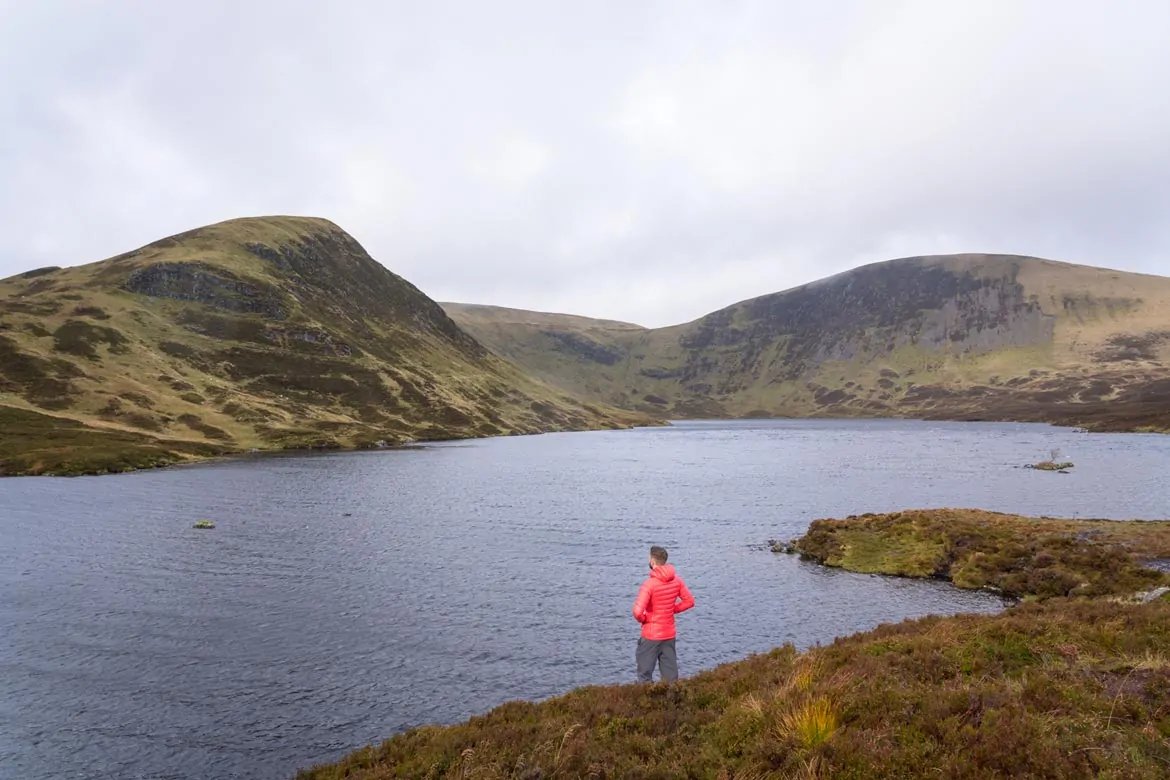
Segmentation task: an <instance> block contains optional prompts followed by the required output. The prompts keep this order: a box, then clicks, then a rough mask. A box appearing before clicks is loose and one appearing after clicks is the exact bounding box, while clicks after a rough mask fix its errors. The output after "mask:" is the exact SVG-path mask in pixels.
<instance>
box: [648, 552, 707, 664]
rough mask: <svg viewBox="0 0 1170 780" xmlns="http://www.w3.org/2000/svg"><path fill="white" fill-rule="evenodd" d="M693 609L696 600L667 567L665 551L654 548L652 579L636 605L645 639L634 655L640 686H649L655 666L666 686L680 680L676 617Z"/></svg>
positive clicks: (651, 564)
mask: <svg viewBox="0 0 1170 780" xmlns="http://www.w3.org/2000/svg"><path fill="white" fill-rule="evenodd" d="M693 606H695V597H694V596H692V595H691V592H690V591H689V590H688V589H687V584H686V583H685V582H683V580H682V577H679V576H678V575H677V574H676V573H675V571H674V567H673V566H670V565H669V564H667V563H666V550H665V549H664V548H662V547H658V546H657V545H655V546H654V547H651V548H650V576H649V577H647V578H646V581H645V582H643V583H642V587H641V588H640V589H639V590H638V598H637V599H636V600H635V601H634V619H635V620H637V621H638V622H639V623H641V624H642V636H641V637H639V639H638V649H637V652H636V653H635V654H634V658H635V661H636V663H637V667H638V681H639V682H650V681H651V680H652V679H653V676H654V667H655V666H658V671H659V675H660V677H661V678H662V681H663V682H668V683H672V682H674V681H675V680H677V679H678V654H677V653H676V652H675V646H674V640H675V630H674V616H675V615H677V614H678V613H679V612H685V611H686V610H688V609H690V608H691V607H693Z"/></svg>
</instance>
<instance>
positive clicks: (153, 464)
mask: <svg viewBox="0 0 1170 780" xmlns="http://www.w3.org/2000/svg"><path fill="white" fill-rule="evenodd" d="M5 409H8V410H9V411H25V410H19V409H16V408H15V407H5ZM41 416H47V415H41ZM55 419H59V420H61V421H64V422H68V423H70V424H74V423H75V424H77V425H81V426H84V427H85V428H87V429H89V432H94V431H96V432H98V433H99V434H100V433H111V432H112V433H114V434H118V435H123V436H132V437H134V438H133V441H132V442H128V443H127V444H126V445H124V447H123V448H122V449H114V450H112V451H111V452H109V453H103V454H102V455H101V456H100V457H99V458H98V459H96V461H95V462H86V461H84V460H83V461H79V462H73V463H67V464H66V465H62V466H58V467H47V468H45V467H40V466H34V467H32V468H26V469H15V470H14V469H11V468H6V467H5V459H4V458H3V457H0V479H3V478H5V477H82V476H86V477H93V476H108V475H114V474H127V473H132V472H136V471H153V470H158V469H167V468H172V467H175V466H184V465H192V464H197V463H208V462H218V461H230V460H234V459H241V458H247V457H248V456H268V455H286V454H288V455H297V454H318V453H330V452H367V451H380V450H395V449H401V448H403V447H410V446H417V445H425V444H435V443H441V442H451V441H473V440H483V439H496V438H506V437H515V436H537V435H541V434H545V433H590V432H597V431H607V430H636V429H638V428H656V427H668V426H670V425H672V424H674V423H677V422H751V421H761V422H762V421H768V422H772V421H781V422H783V421H798V422H816V421H839V422H852V421H880V420H890V421H900V422H945V423H979V422H990V423H1019V424H1031V425H1045V426H1048V427H1053V428H1061V429H1068V430H1072V431H1075V432H1077V433H1088V434H1094V433H1096V434H1132V435H1145V434H1156V435H1170V430H1162V429H1154V428H1148V427H1135V428H1125V427H1122V428H1118V429H1113V428H1101V427H1097V428H1085V427H1082V426H1080V425H1079V424H1076V423H1072V422H1060V421H1055V422H1054V421H1049V420H1034V419H1015V418H1011V417H1005V418H1002V419H978V420H972V419H966V418H962V417H940V418H933V417H924V418H917V417H894V416H888V415H883V416H875V417H822V416H812V417H726V418H724V417H702V418H689V417H678V418H671V419H663V420H659V421H656V422H649V421H643V422H640V423H634V424H628V425H623V424H618V423H614V424H611V425H605V426H596V427H586V428H572V429H550V430H542V431H531V432H515V433H497V434H486V435H485V434H477V433H470V434H468V435H466V436H446V435H445V436H443V437H438V438H422V439H403V440H399V441H395V442H394V443H387V444H384V445H381V446H379V445H376V444H361V445H355V446H347V445H343V444H340V443H337V442H331V443H330V444H328V445H322V446H319V447H290V448H250V449H244V448H233V449H225V448H224V447H223V446H222V445H216V444H213V443H211V442H200V441H194V440H187V439H171V440H168V439H160V438H157V437H154V436H150V435H147V434H139V433H131V432H129V431H123V430H122V429H113V428H97V427H94V426H89V425H86V424H85V423H82V422H80V421H77V420H73V419H72V418H55ZM23 444H24V445H25V446H27V447H29V448H34V449H37V448H40V447H43V444H39V443H38V442H37V441H36V440H33V439H30V440H28V441H27V442H24V443H23ZM9 446H10V447H11V446H12V445H9ZM143 447H146V448H147V449H148V452H145V453H143V452H141V450H142V449H143ZM53 449H55V450H56V451H59V448H53ZM66 457H67V456H66Z"/></svg>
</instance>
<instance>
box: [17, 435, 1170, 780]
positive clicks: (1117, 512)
mask: <svg viewBox="0 0 1170 780" xmlns="http://www.w3.org/2000/svg"><path fill="white" fill-rule="evenodd" d="M1053 448H1060V449H1061V451H1062V453H1063V455H1064V456H1066V457H1067V458H1068V459H1069V460H1072V461H1073V462H1075V463H1076V464H1077V465H1076V468H1075V469H1074V470H1073V472H1072V473H1070V474H1067V475H1066V474H1051V473H1042V472H1035V471H1030V470H1025V469H1021V468H1018V466H1019V465H1021V464H1023V463H1028V462H1034V461H1037V460H1041V459H1044V458H1046V457H1047V456H1048V453H1049V450H1050V449H1053ZM1167 473H1170V437H1159V436H1152V435H1147V436H1142V435H1085V434H1077V433H1074V432H1072V431H1068V430H1063V429H1055V428H1048V427H1044V426H1036V425H1014V424H960V423H921V422H901V421H864V422H857V421H849V422H845V421H775V422H753V421H743V422H709V423H680V424H678V425H676V426H674V427H671V428H660V429H642V430H635V431H620V432H600V433H578V434H552V435H544V436H536V437H521V438H505V439H491V440H480V441H469V442H458V443H450V444H441V445H434V446H428V447H422V448H417V449H404V450H398V451H385V452H376V453H350V454H337V455H328V456H297V457H274V458H262V459H254V460H240V461H230V462H223V463H214V464H205V465H199V466H192V467H184V468H176V469H170V470H164V471H156V472H144V473H137V474H129V475H123V476H116V477H99V478H79V479H44V478H39V479H9V480H4V481H0V778H4V779H5V780H6V779H7V778H24V779H29V780H33V779H37V778H210V777H215V778H280V777H289V776H290V775H291V774H292V773H293V772H294V771H295V769H296V768H298V767H303V766H307V765H309V764H312V763H316V762H321V761H327V760H333V759H336V758H339V757H340V756H341V755H343V754H344V753H346V752H348V751H349V750H351V749H354V748H357V747H360V746H362V745H364V744H367V743H371V742H377V741H380V740H381V739H382V738H384V737H386V736H389V735H390V734H392V733H394V732H396V731H399V730H401V729H405V728H408V727H410V726H413V725H417V724H422V723H428V722H443V723H445V722H453V721H458V720H461V719H464V718H466V717H467V716H469V715H472V714H476V713H481V712H484V711H486V710H488V709H490V708H491V707H493V706H495V705H497V704H500V703H502V702H504V701H507V700H510V699H516V698H526V699H540V698H545V697H548V696H551V695H555V694H559V693H563V692H566V691H568V690H570V689H571V688H573V687H575V686H579V685H584V684H593V683H617V682H628V681H630V680H632V678H633V672H634V668H633V660H634V659H633V651H634V643H635V640H636V636H637V633H638V626H637V624H636V623H635V622H634V621H633V619H632V618H631V617H630V615H629V608H630V604H631V602H632V600H633V597H634V594H635V592H636V590H637V587H638V584H639V583H640V581H641V579H642V578H643V576H644V575H645V573H646V549H647V548H648V547H649V545H650V544H662V545H665V546H666V547H667V548H669V550H670V553H671V562H672V563H675V564H676V565H677V567H678V571H679V573H680V574H681V575H682V576H683V577H684V578H685V579H686V581H687V582H688V584H689V585H690V587H691V590H692V591H693V592H694V594H695V598H696V600H697V606H696V608H695V609H694V610H693V611H692V612H689V613H686V614H684V615H682V616H680V619H679V631H680V638H679V658H680V665H681V667H682V671H683V674H684V675H689V674H693V673H695V672H697V671H699V670H700V669H703V668H709V667H711V666H714V665H716V664H719V663H722V662H726V661H733V660H736V659H739V658H742V657H744V656H746V655H748V654H749V653H753V652H760V651H765V650H768V649H770V648H772V647H774V646H776V645H779V644H782V643H784V642H793V643H795V644H796V645H798V646H799V647H806V646H809V645H811V644H814V643H817V642H821V643H825V642H830V641H832V639H833V638H834V637H835V636H840V635H845V634H849V633H853V632H855V631H860V630H866V629H869V628H872V627H874V626H876V625H878V624H879V623H882V622H887V621H896V620H900V619H902V618H904V617H908V616H918V615H924V614H929V613H951V612H958V611H981V612H984V611H994V610H997V609H999V608H1000V606H1001V605H1000V603H999V601H998V600H997V599H995V598H993V597H991V596H989V595H987V594H982V593H964V592H960V591H957V590H955V589H953V588H950V587H948V586H946V585H945V584H941V583H934V582H914V581H907V580H896V579H885V578H880V577H871V576H865V575H855V574H850V573H847V572H841V571H833V570H826V569H822V568H819V567H817V566H814V565H811V564H806V563H802V562H800V561H799V560H797V559H796V558H795V557H791V556H784V555H774V554H772V553H770V552H767V551H764V550H762V549H760V547H759V546H760V545H762V544H763V543H764V542H765V541H766V540H767V539H770V538H778V539H788V538H791V537H794V536H797V535H799V534H800V533H802V532H803V530H804V529H805V528H806V527H807V525H808V523H809V521H811V520H813V519H815V518H818V517H826V516H843V515H846V514H850V513H859V512H867V511H875V512H876V511H888V510H895V509H903V508H928V507H941V506H952V507H979V508H985V509H995V510H1003V511H1011V512H1021V513H1025V514H1037V515H1040V514H1046V515H1052V516H1067V517H1108V518H1117V519H1121V518H1145V519H1164V518H1170V488H1167V486H1166V482H1165V475H1166V474H1167ZM203 518H208V519H212V520H214V521H215V522H216V523H217V528H216V529H214V530H210V531H205V530H195V529H193V528H192V524H193V523H194V521H196V520H199V519H203Z"/></svg>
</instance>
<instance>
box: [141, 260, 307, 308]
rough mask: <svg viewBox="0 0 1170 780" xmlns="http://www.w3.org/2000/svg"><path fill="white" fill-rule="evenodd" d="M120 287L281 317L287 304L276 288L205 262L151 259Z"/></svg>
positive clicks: (160, 296) (154, 295) (149, 295)
mask: <svg viewBox="0 0 1170 780" xmlns="http://www.w3.org/2000/svg"><path fill="white" fill-rule="evenodd" d="M122 286H123V289H125V290H127V291H129V292H132V293H137V294H138V295H146V296H148V297H151V298H171V299H173V300H178V301H191V302H194V303H202V304H204V305H205V306H211V307H212V308H215V309H221V310H223V311H231V312H243V313H251V314H260V315H262V316H264V317H266V318H268V319H273V320H283V319H284V318H285V317H287V316H288V311H287V305H286V304H285V302H284V300H283V295H282V294H281V293H280V291H279V290H275V289H273V288H271V287H262V286H259V285H256V284H251V283H248V282H245V281H243V280H241V279H240V278H238V277H237V276H235V275H234V274H232V273H230V272H229V271H226V270H224V269H222V268H217V267H214V266H211V265H208V264H205V263H199V262H193V263H166V262H162V263H153V264H151V265H148V266H146V267H145V268H139V269H137V270H135V271H133V272H132V273H131V274H130V275H129V277H127V279H126V282H125V284H123V285H122Z"/></svg>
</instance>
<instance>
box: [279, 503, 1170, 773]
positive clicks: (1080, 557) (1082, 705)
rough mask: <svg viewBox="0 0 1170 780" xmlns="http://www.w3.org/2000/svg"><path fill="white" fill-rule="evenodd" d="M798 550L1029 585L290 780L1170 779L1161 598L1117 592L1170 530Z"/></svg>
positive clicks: (935, 534) (891, 527)
mask: <svg viewBox="0 0 1170 780" xmlns="http://www.w3.org/2000/svg"><path fill="white" fill-rule="evenodd" d="M797 546H798V547H800V548H801V549H802V550H803V551H805V552H806V554H818V553H819V554H821V555H824V556H825V557H826V558H827V559H830V560H831V562H832V563H833V564H834V565H840V566H845V567H846V568H853V569H855V570H861V571H875V570H876V571H888V572H890V573H896V574H900V575H902V576H937V572H938V567H939V566H945V567H948V568H947V569H946V572H945V574H946V575H948V576H951V575H952V574H953V579H954V580H955V582H956V583H962V584H964V585H965V586H968V587H973V586H975V585H974V582H975V580H976V579H979V578H980V577H983V576H987V577H990V578H992V579H994V578H995V577H996V576H998V575H999V574H1005V575H1007V576H1014V575H1016V574H1020V573H1021V572H1022V575H1021V576H1018V577H1016V579H1014V580H1013V582H1014V583H1015V585H1014V587H1015V588H1016V589H1017V595H1019V596H1021V597H1024V598H1026V599H1028V600H1027V601H1025V602H1024V603H1022V604H1020V605H1018V606H1016V607H1013V608H1011V609H1008V610H1006V611H1005V612H1003V613H1001V614H998V615H959V616H955V617H928V618H924V619H920V620H909V621H904V622H902V623H899V624H896V625H883V626H880V627H878V628H876V629H874V630H873V631H867V632H864V633H860V634H856V635H854V636H850V637H844V638H840V639H837V640H835V641H834V642H833V643H832V644H829V645H827V646H823V647H815V648H813V649H811V650H808V651H807V652H804V653H798V652H797V651H796V650H795V648H793V647H792V646H791V645H786V646H783V647H779V648H777V649H775V650H773V651H772V652H770V653H767V654H762V655H757V656H753V657H751V658H748V659H746V660H743V661H740V662H736V663H731V664H726V665H724V666H721V667H719V668H716V669H713V670H710V671H706V672H702V673H700V674H698V675H696V676H694V677H693V678H690V679H685V680H682V681H680V682H679V683H677V684H676V685H673V686H663V685H625V686H608V687H602V686H594V687H588V688H581V689H579V690H576V691H573V692H572V693H569V694H568V695H565V696H561V697H559V698H555V699H552V700H549V701H546V702H542V703H538V704H535V703H526V702H511V703H507V704H504V705H502V706H500V707H498V708H496V709H495V710H493V711H491V712H489V713H487V714H485V715H482V716H479V717H475V718H471V719H470V720H468V721H467V722H465V723H461V724H458V725H454V726H449V727H438V726H428V727H423V728H418V729H414V730H412V731H409V732H406V733H404V734H399V735H397V736H394V737H392V738H391V739H388V740H387V741H385V742H384V743H383V744H381V745H380V746H377V747H368V748H365V749H362V750H359V751H356V752H354V753H352V754H351V755H349V756H348V757H346V758H345V759H344V760H342V761H340V762H338V763H336V764H331V765H326V766H321V767H316V768H313V769H309V770H305V771H304V772H302V773H301V774H300V775H298V777H299V778H300V779H301V780H340V778H348V779H349V780H382V779H383V778H386V779H388V778H419V779H420V780H421V779H422V778H469V777H477V778H482V779H483V780H494V779H497V778H499V779H502V778H512V779H515V780H520V779H521V778H523V779H524V780H535V779H537V778H540V779H545V780H551V779H552V778H589V777H593V778H614V779H616V778H623V779H624V778H629V779H630V780H638V779H645V780H649V779H650V778H724V779H725V780H749V779H750V780H761V779H762V778H778V779H779V778H799V779H801V780H816V779H819V780H885V779H889V780H895V779H897V780H916V779H917V778H922V779H923V780H925V779H926V778H936V777H946V778H954V779H955V780H997V779H999V780H1007V778H1014V779H1022V778H1037V779H1038V778H1046V779H1051V780H1057V779H1058V778H1059V779H1060V780H1074V779H1076V778H1085V780H1088V778H1112V779H1113V780H1123V779H1124V780H1131V779H1132V780H1139V779H1141V780H1154V778H1164V777H1166V776H1167V767H1170V655H1168V654H1167V649H1168V648H1170V600H1168V599H1167V597H1166V596H1162V597H1160V598H1156V597H1154V594H1153V593H1150V594H1147V595H1146V596H1144V597H1143V598H1136V599H1135V598H1129V597H1128V596H1130V595H1132V591H1130V590H1129V589H1130V588H1132V587H1135V586H1142V587H1149V586H1155V585H1159V584H1165V583H1166V582H1167V580H1168V576H1167V575H1166V574H1163V573H1159V572H1154V571H1149V570H1147V569H1144V568H1142V567H1141V564H1142V563H1143V562H1145V561H1146V560H1147V559H1148V558H1150V557H1157V556H1166V555H1167V554H1170V523H1166V522H1162V523H1140V522H1135V523H1115V524H1114V523H1110V522H1108V521H1074V520H1053V519H1047V518H1045V519H1036V518H1025V517H1017V516H1008V515H998V514H993V513H989V512H978V511H972V510H932V511H918V512H905V513H897V514H894V515H865V516H861V517H854V518H847V519H845V520H820V521H817V522H816V523H814V524H813V525H812V527H811V528H810V530H809V533H808V534H806V535H805V536H804V537H802V538H801V539H800V540H798V542H797ZM1020 548H1023V549H1020ZM1021 561H1023V562H1025V563H1026V564H1027V565H1025V566H1023V567H1022V568H1021V567H1020V566H1019V565H1018V564H1020V563H1021ZM952 566H953V569H954V571H953V572H952V570H951V568H949V567H952ZM1065 576H1067V577H1068V578H1070V582H1071V581H1074V580H1075V581H1078V582H1079V581H1081V580H1083V581H1085V582H1088V583H1090V585H1088V586H1087V587H1085V588H1083V589H1081V590H1079V591H1077V592H1078V594H1079V595H1077V596H1076V597H1071V598H1070V597H1066V596H1064V595H1055V593H1056V591H1053V589H1052V588H1051V583H1052V582H1054V581H1056V580H1059V579H1061V578H1063V577H1065ZM972 578H974V579H972ZM1073 587H1074V589H1075V588H1076V587H1078V586H1076V585H1074V586H1073ZM1117 594H1121V596H1118V595H1117ZM1144 599H1148V601H1146V603H1139V602H1142V601H1143V600H1144ZM778 608H780V609H782V608H783V607H782V605H780V606H778Z"/></svg>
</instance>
